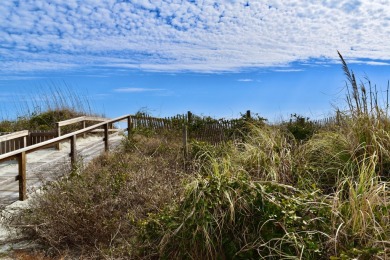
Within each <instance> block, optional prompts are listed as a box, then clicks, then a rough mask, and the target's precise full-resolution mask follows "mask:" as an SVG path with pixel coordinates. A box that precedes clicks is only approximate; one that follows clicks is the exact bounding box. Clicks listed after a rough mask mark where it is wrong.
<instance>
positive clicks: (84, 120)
mask: <svg viewBox="0 0 390 260" xmlns="http://www.w3.org/2000/svg"><path fill="white" fill-rule="evenodd" d="M107 120H108V119H107V118H103V117H93V116H80V117H76V118H72V119H68V120H64V121H60V122H57V123H56V131H57V137H58V136H61V127H63V126H67V125H72V124H76V123H80V122H81V123H82V129H84V128H85V127H86V123H87V121H97V122H104V121H107ZM84 137H85V134H84ZM60 149H61V144H60V143H58V144H57V150H60Z"/></svg>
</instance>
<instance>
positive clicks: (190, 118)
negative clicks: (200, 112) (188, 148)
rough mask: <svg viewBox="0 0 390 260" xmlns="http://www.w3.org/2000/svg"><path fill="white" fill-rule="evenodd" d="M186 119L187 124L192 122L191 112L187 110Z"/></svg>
mask: <svg viewBox="0 0 390 260" xmlns="http://www.w3.org/2000/svg"><path fill="white" fill-rule="evenodd" d="M187 121H188V124H191V123H192V113H191V111H188V112H187Z"/></svg>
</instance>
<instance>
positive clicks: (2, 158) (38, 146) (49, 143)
mask: <svg viewBox="0 0 390 260" xmlns="http://www.w3.org/2000/svg"><path fill="white" fill-rule="evenodd" d="M129 117H131V115H125V116H121V117H117V118H114V119H109V120H107V121H104V122H101V123H98V124H95V125H92V126H89V127H86V128H84V129H81V130H78V131H75V132H72V133H69V134H66V135H62V136H59V137H56V138H53V139H50V140H47V141H45V142H42V143H39V144H35V145H31V146H28V147H25V148H22V149H18V150H15V151H12V152H9V153H5V154H2V155H0V162H3V161H7V160H11V159H14V158H16V157H18V155H20V154H21V153H26V154H27V153H31V152H34V151H36V150H39V149H42V148H44V147H46V146H52V145H54V144H57V143H60V142H62V141H64V140H66V139H70V138H72V137H73V136H75V135H80V134H84V133H88V132H89V131H91V130H94V129H96V128H99V127H102V126H104V125H106V124H111V123H116V122H119V121H122V120H125V119H127V118H129Z"/></svg>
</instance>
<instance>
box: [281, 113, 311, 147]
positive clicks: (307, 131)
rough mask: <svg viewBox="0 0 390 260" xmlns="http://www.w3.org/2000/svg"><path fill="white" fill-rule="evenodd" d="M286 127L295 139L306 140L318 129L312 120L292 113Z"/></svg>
mask: <svg viewBox="0 0 390 260" xmlns="http://www.w3.org/2000/svg"><path fill="white" fill-rule="evenodd" d="M287 129H288V130H289V131H290V132H291V133H292V134H293V136H294V137H295V139H296V140H298V141H305V140H308V139H309V138H310V137H311V136H312V135H313V134H314V133H315V132H316V130H317V129H318V127H317V126H316V125H315V123H314V122H312V121H310V119H309V118H308V117H303V116H300V115H297V114H292V115H291V119H290V122H289V123H288V124H287Z"/></svg>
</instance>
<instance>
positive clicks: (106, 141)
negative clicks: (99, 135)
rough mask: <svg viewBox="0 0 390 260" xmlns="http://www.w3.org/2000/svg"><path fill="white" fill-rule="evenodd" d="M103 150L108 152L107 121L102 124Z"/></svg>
mask: <svg viewBox="0 0 390 260" xmlns="http://www.w3.org/2000/svg"><path fill="white" fill-rule="evenodd" d="M104 150H105V151H106V152H108V151H109V150H110V147H109V146H108V123H107V124H105V125H104Z"/></svg>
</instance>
